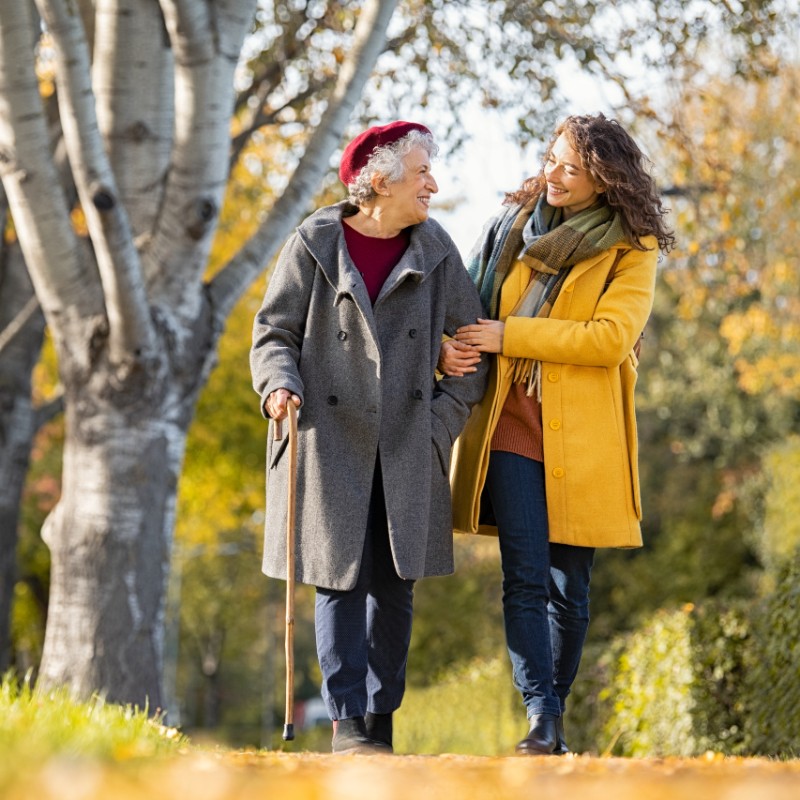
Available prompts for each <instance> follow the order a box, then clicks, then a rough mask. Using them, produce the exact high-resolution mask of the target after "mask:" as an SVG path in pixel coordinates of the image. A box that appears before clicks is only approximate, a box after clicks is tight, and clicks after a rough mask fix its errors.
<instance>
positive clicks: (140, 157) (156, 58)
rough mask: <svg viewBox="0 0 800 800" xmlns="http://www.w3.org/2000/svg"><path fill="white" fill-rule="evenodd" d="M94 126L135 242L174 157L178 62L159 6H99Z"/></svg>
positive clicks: (149, 223) (116, 2)
mask: <svg viewBox="0 0 800 800" xmlns="http://www.w3.org/2000/svg"><path fill="white" fill-rule="evenodd" d="M97 4H98V13H97V26H96V46H95V49H94V64H93V65H92V82H93V84H94V92H95V96H96V98H97V121H98V125H99V128H100V132H101V134H102V137H103V139H104V141H105V142H106V146H107V150H108V157H109V160H110V163H111V169H112V170H113V173H114V175H115V177H116V180H117V186H118V189H119V193H120V199H121V201H122V204H123V205H124V207H125V209H126V211H127V213H128V215H129V216H130V225H131V228H132V230H133V234H134V236H135V237H137V236H139V235H141V234H143V233H144V234H149V233H150V232H151V231H152V229H153V226H154V224H155V218H156V215H157V213H158V211H159V208H160V205H161V199H162V196H163V192H164V185H165V184H166V174H167V169H168V167H169V159H170V153H171V150H172V128H173V122H174V114H173V111H174V97H173V95H174V84H173V80H172V70H173V58H172V50H171V49H170V46H169V40H168V38H167V32H166V29H165V27H164V17H163V15H162V13H161V8H160V7H159V5H158V3H157V2H156V0H151V1H150V2H147V3H133V4H132V3H130V2H123V1H122V0H97Z"/></svg>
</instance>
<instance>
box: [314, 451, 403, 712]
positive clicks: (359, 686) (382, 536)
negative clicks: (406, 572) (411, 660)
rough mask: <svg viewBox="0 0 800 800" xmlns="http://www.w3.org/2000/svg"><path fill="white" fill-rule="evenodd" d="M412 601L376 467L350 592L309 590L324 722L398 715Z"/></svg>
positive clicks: (379, 473) (379, 472)
mask: <svg viewBox="0 0 800 800" xmlns="http://www.w3.org/2000/svg"><path fill="white" fill-rule="evenodd" d="M413 599H414V581H410V580H404V579H403V578H400V577H399V576H398V575H397V572H396V570H395V568H394V560H393V559H392V550H391V545H390V544H389V531H388V527H387V522H386V504H385V501H384V496H383V484H382V480H381V470H380V465H379V464H378V465H376V468H375V477H374V479H373V484H372V497H371V498H370V508H369V515H368V518H367V532H366V536H365V539H364V552H363V555H362V557H361V568H360V570H359V573H358V579H357V580H356V585H355V587H354V588H353V589H351V590H349V591H345V592H340V591H334V590H330V589H320V588H317V590H316V604H315V630H316V637H317V657H318V659H319V666H320V669H321V671H322V697H323V699H324V700H325V705H326V706H327V708H328V714H329V715H330V718H331V719H350V718H352V717H363V716H364V713H365V712H367V711H370V712H372V713H373V714H389V713H391V712H392V711H395V710H396V709H398V708H399V707H400V703H401V701H402V699H403V694H404V693H405V685H406V663H407V661H408V647H409V644H410V643H411V619H412V606H413Z"/></svg>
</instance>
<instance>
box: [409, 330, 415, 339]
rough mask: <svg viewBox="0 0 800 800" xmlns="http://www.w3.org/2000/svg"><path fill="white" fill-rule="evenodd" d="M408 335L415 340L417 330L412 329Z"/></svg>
mask: <svg viewBox="0 0 800 800" xmlns="http://www.w3.org/2000/svg"><path fill="white" fill-rule="evenodd" d="M408 335H409V336H410V337H411V338H412V339H413V338H414V337H415V336H416V335H417V329H416V328H412V329H411V330H410V331H409V332H408Z"/></svg>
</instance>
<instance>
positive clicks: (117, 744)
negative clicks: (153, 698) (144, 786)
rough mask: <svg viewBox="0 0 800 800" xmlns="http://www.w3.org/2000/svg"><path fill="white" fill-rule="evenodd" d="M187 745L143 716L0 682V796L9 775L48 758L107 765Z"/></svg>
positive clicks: (173, 732)
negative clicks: (97, 762) (92, 760)
mask: <svg viewBox="0 0 800 800" xmlns="http://www.w3.org/2000/svg"><path fill="white" fill-rule="evenodd" d="M186 744H187V740H186V739H185V737H183V736H182V735H181V734H180V733H179V732H178V731H177V730H175V729H174V728H167V727H166V726H164V725H162V724H160V722H159V721H158V720H157V719H154V718H153V717H151V716H148V714H147V713H146V712H143V711H138V710H134V709H132V708H130V707H123V706H117V705H112V704H110V703H106V702H105V701H104V700H103V699H102V697H94V698H92V699H91V700H89V701H88V702H85V703H80V702H76V701H74V700H72V699H71V698H70V696H69V694H68V693H67V692H66V691H64V690H58V691H53V692H39V691H36V690H34V689H33V688H32V687H31V686H30V684H29V682H28V681H27V680H26V681H22V682H20V681H18V680H17V679H16V678H14V677H13V676H6V677H5V678H4V679H3V681H2V683H0V752H1V753H2V754H3V758H2V760H0V794H1V793H2V787H3V786H5V785H6V784H7V782H8V781H9V780H12V779H13V778H14V776H15V774H18V773H19V772H20V770H24V769H26V768H34V767H36V766H37V765H41V764H43V763H44V762H46V761H48V760H50V759H53V758H68V759H69V758H72V759H76V760H80V759H83V758H86V759H94V760H100V761H109V762H123V761H132V760H137V759H145V758H147V759H149V758H153V757H156V756H162V755H168V754H170V753H177V752H178V751H179V750H180V749H181V748H183V747H185V746H186Z"/></svg>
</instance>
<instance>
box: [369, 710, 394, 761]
mask: <svg viewBox="0 0 800 800" xmlns="http://www.w3.org/2000/svg"><path fill="white" fill-rule="evenodd" d="M364 722H365V723H366V727H367V736H369V738H370V739H372V741H373V742H378V744H383V745H385V746H386V747H388V748H389V750H390V751H391V750H392V715H391V713H389V714H373V713H372V712H371V711H367V713H366V715H365V716H364Z"/></svg>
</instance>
